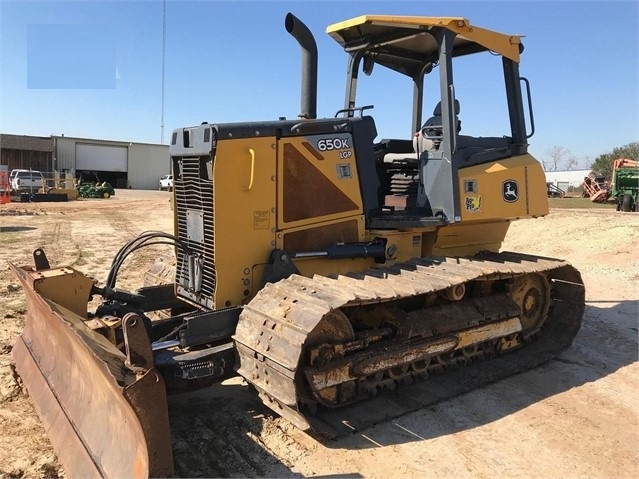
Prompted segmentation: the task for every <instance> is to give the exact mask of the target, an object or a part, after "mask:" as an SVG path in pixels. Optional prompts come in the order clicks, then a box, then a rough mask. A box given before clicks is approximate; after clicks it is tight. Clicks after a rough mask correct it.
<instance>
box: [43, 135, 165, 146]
mask: <svg viewBox="0 0 639 479" xmlns="http://www.w3.org/2000/svg"><path fill="white" fill-rule="evenodd" d="M52 137H53V138H59V139H61V140H73V141H76V140H78V141H81V142H95V143H112V144H114V145H150V146H165V147H167V148H168V147H169V145H167V144H163V143H146V142H143V141H130V140H106V139H103V138H81V137H79V136H66V135H52Z"/></svg>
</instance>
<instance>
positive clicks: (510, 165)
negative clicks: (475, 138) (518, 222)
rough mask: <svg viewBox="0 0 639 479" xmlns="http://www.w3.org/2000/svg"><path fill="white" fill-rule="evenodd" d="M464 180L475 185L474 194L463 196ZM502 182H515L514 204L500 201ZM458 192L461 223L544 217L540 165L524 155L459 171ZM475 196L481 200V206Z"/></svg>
mask: <svg viewBox="0 0 639 479" xmlns="http://www.w3.org/2000/svg"><path fill="white" fill-rule="evenodd" d="M465 180H468V181H475V182H476V190H475V191H474V192H472V193H465V187H464V181H465ZM505 181H515V182H517V185H518V187H519V191H518V197H517V199H516V200H515V201H512V202H508V201H506V200H505V199H504V195H503V190H502V188H503V185H504V182H505ZM459 192H460V199H459V200H460V205H459V208H460V211H461V219H462V223H470V222H486V221H495V220H497V219H499V220H508V219H518V218H529V217H536V216H543V215H546V214H548V198H547V195H546V180H545V176H544V172H543V170H542V168H541V164H540V163H539V162H538V161H537V160H535V159H534V158H533V157H532V156H531V155H528V154H525V155H522V156H519V157H513V158H507V159H504V160H501V161H496V162H491V163H485V164H482V165H477V166H471V167H468V168H462V169H460V170H459ZM478 197H481V205H479V201H478V200H477V198H478Z"/></svg>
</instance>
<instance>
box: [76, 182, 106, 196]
mask: <svg viewBox="0 0 639 479" xmlns="http://www.w3.org/2000/svg"><path fill="white" fill-rule="evenodd" d="M78 194H79V195H80V196H81V197H82V198H110V197H111V196H113V195H115V190H114V189H113V186H111V185H110V184H109V183H107V182H106V181H105V182H103V183H80V184H78Z"/></svg>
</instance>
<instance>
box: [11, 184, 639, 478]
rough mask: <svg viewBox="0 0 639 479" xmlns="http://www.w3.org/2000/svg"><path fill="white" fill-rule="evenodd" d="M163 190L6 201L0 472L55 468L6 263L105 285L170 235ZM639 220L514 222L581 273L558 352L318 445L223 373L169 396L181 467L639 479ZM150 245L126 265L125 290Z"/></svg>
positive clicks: (593, 213)
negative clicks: (15, 354) (572, 316)
mask: <svg viewBox="0 0 639 479" xmlns="http://www.w3.org/2000/svg"><path fill="white" fill-rule="evenodd" d="M168 198H169V195H168V194H167V193H160V192H136V191H123V190H118V192H117V194H116V196H115V197H113V198H111V199H109V200H84V201H80V202H70V203H64V204H55V203H53V204H20V203H13V204H10V205H0V245H1V246H0V408H1V409H0V477H52V476H64V471H63V470H62V468H61V466H60V464H59V463H58V462H57V460H56V457H55V453H54V452H53V450H52V448H51V445H50V444H49V442H48V439H47V436H46V434H45V431H44V428H43V427H42V425H41V423H40V421H39V419H38V417H37V415H36V414H35V412H34V409H33V407H32V405H31V403H30V402H29V398H28V396H27V395H26V393H25V392H24V391H23V390H22V389H21V387H20V385H19V384H20V383H19V379H18V378H16V376H15V375H14V373H13V369H12V367H11V356H10V353H11V348H12V343H13V341H14V339H15V337H16V336H17V335H18V334H19V333H20V330H21V328H22V325H23V321H24V317H25V300H24V296H23V293H22V292H21V290H20V288H19V286H18V283H17V281H16V280H15V279H14V278H13V277H12V276H11V273H10V271H9V269H8V266H7V262H8V261H11V262H15V263H17V264H31V256H30V255H31V251H32V250H33V249H34V248H36V247H39V246H44V247H45V248H46V252H47V255H48V257H49V260H50V261H51V263H52V265H67V266H74V267H75V268H77V269H79V270H81V271H83V272H85V273H87V274H89V275H91V276H93V277H95V278H96V279H98V280H100V281H103V280H104V279H105V275H106V271H107V268H108V266H109V264H110V261H111V258H112V257H113V256H114V255H115V253H116V251H117V250H118V248H119V247H120V246H122V244H124V242H125V241H127V240H129V239H132V238H133V237H134V236H135V235H137V234H138V233H140V232H142V231H145V230H149V229H153V230H164V231H169V232H170V231H171V230H172V212H171V210H170V208H169V199H168ZM638 245H639V216H637V215H636V214H633V213H627V214H625V213H618V212H615V211H614V210H563V209H561V210H560V209H557V210H552V211H551V214H550V215H548V216H547V217H545V218H541V219H536V220H529V221H521V222H515V223H514V224H513V225H512V226H511V229H510V231H509V234H508V237H507V239H506V243H505V245H504V249H508V250H514V251H522V252H528V253H532V254H540V255H546V256H553V257H559V258H564V259H567V260H569V261H570V262H571V263H572V264H573V265H574V266H576V267H577V268H578V269H579V270H580V271H581V272H582V275H583V277H584V280H585V284H586V298H587V308H586V314H585V318H584V324H583V327H582V329H581V331H580V332H579V335H578V336H577V338H576V340H575V342H574V343H573V345H572V347H571V348H570V349H569V350H567V351H566V352H565V353H563V354H562V355H561V356H560V357H559V358H557V359H556V360H553V361H551V362H549V363H547V364H545V365H544V366H541V367H538V368H536V369H534V370H531V371H529V372H526V373H523V374H519V375H516V376H514V377H511V378H509V379H506V380H503V381H500V382H498V383H495V384H492V385H490V386H487V387H484V388H481V389H478V390H475V391H473V392H470V393H468V394H464V395H462V396H459V397H456V398H453V399H450V400H447V401H444V402H441V403H439V404H437V405H435V406H432V407H428V408H425V409H422V410H420V411H417V412H414V413H411V414H408V415H405V416H402V417H400V418H397V419H395V420H392V421H388V422H386V423H383V424H380V425H378V426H375V427H373V428H370V429H368V430H365V431H364V432H362V433H356V434H353V435H351V436H348V437H343V438H340V439H338V440H334V441H326V442H319V441H317V440H316V439H313V438H312V437H310V436H308V435H306V434H304V433H302V432H300V431H298V430H296V429H295V428H293V427H292V426H290V425H289V424H288V423H287V422H286V421H284V420H282V419H281V418H278V417H277V416H274V415H273V414H272V413H271V412H270V411H269V410H268V409H266V408H265V407H263V406H262V405H261V403H260V402H259V400H257V399H256V397H255V395H254V394H253V392H252V391H250V390H249V388H248V387H247V386H246V385H245V384H244V383H243V382H242V381H241V380H239V379H232V380H229V381H227V382H225V383H224V384H222V385H217V386H214V387H212V388H209V389H206V390H204V391H201V392H198V393H191V394H189V395H183V396H175V397H172V398H170V410H171V413H170V416H171V434H172V441H173V448H174V454H175V459H176V470H177V473H178V474H179V475H180V476H183V477H195V476H200V477H216V476H226V477H229V476H230V477H247V476H269V477H273V476H277V477H307V476H321V477H333V476H335V477H337V476H339V477H352V478H356V477H367V478H373V477H380V478H386V477H396V476H404V477H438V476H439V477H442V476H443V477H473V478H476V477H495V476H497V477H504V476H506V477H513V476H523V477H531V476H538V477H566V478H573V477H628V478H636V477H638V476H639V366H638V362H637V360H638V357H637V355H638V346H637V336H638V334H637V328H638V314H639V310H638V304H639V288H638V286H637V285H638V284H639V281H638V280H639V248H638V247H637V246H638ZM156 253H157V251H152V250H150V251H145V252H143V253H140V254H139V255H138V256H136V257H135V258H134V259H132V260H131V261H129V262H127V263H125V265H124V267H123V269H122V274H121V275H120V277H119V283H118V284H119V285H120V286H123V287H127V286H129V287H135V286H136V285H138V284H140V283H139V282H140V281H141V277H142V272H143V270H144V268H145V266H146V264H147V263H149V262H150V260H151V258H152V257H153V256H154V255H155V254H156Z"/></svg>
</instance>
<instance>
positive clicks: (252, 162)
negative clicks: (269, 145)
mask: <svg viewBox="0 0 639 479" xmlns="http://www.w3.org/2000/svg"><path fill="white" fill-rule="evenodd" d="M249 154H250V155H251V178H250V180H249V185H248V189H247V191H251V188H253V179H254V175H255V150H254V149H253V148H249Z"/></svg>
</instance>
